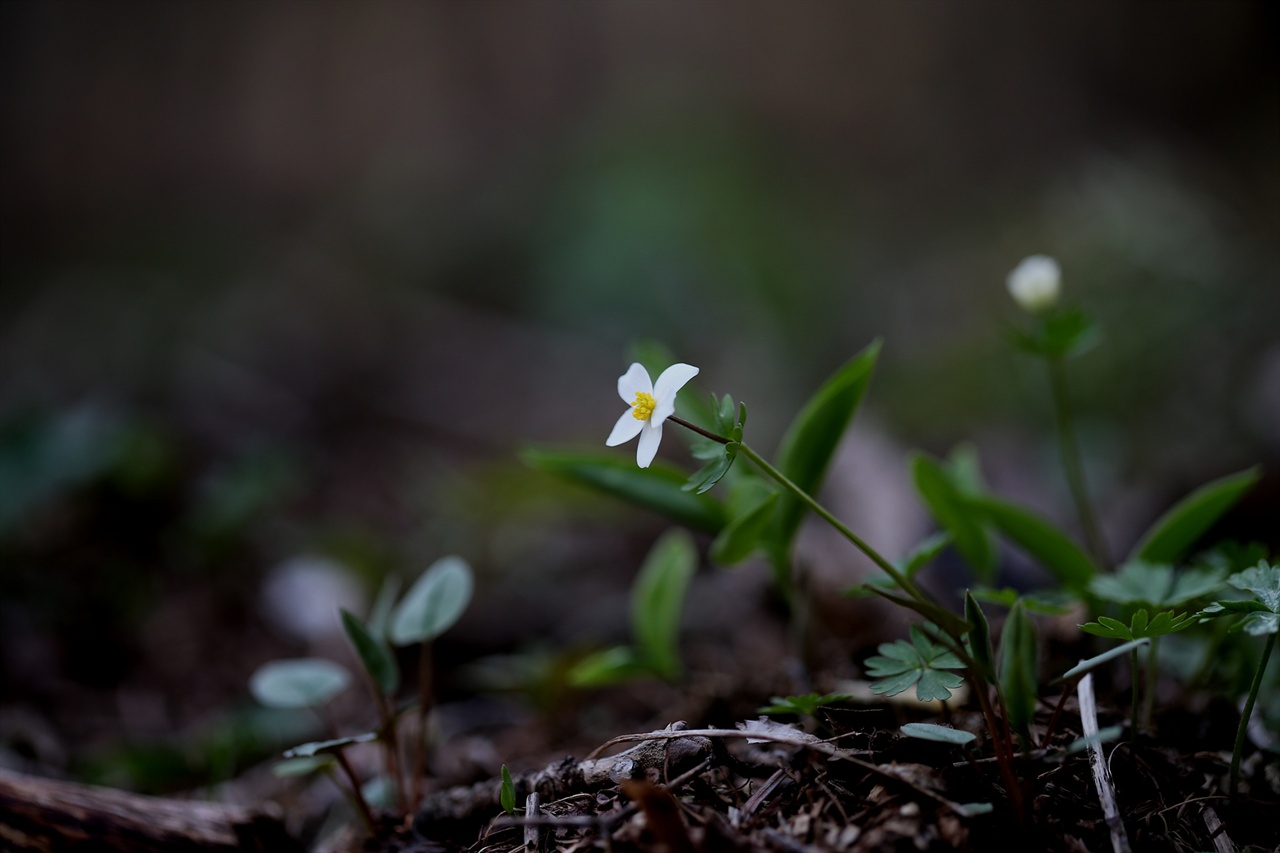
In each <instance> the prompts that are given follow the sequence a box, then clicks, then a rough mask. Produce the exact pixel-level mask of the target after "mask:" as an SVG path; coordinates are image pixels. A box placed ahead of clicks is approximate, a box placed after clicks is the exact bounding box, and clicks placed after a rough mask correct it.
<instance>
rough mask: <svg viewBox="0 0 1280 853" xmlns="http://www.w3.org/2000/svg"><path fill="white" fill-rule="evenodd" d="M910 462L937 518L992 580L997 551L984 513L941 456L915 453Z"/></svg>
mask: <svg viewBox="0 0 1280 853" xmlns="http://www.w3.org/2000/svg"><path fill="white" fill-rule="evenodd" d="M908 466H909V468H910V471H911V481H912V482H913V483H914V484H915V487H916V491H917V492H919V493H920V498H921V499H922V500H923V501H924V503H925V506H927V507H928V508H929V512H930V513H931V514H932V515H933V517H934V520H936V521H937V522H938V524H939V525H941V526H942V528H943V529H944V530H946V531H947V532H948V533H950V534H951V541H952V542H953V543H954V544H955V547H956V550H957V551H958V552H960V556H961V557H962V558H964V561H965V562H966V563H968V564H969V567H970V568H972V569H973V572H974V574H975V575H977V576H978V577H979V578H981V579H982V580H984V581H987V582H990V581H991V580H992V578H993V577H994V576H995V570H996V551H995V548H994V546H993V545H992V543H991V537H989V536H988V535H987V532H986V529H985V528H984V526H983V523H982V522H983V518H982V515H981V514H980V513H978V512H975V511H974V510H973V509H972V508H971V506H970V504H969V502H968V501H967V500H966V498H965V496H964V495H963V494H962V493H961V489H960V488H959V487H958V485H957V483H956V482H955V480H954V479H953V477H952V476H951V474H950V473H949V472H948V471H947V469H946V468H944V467H943V466H942V465H941V464H940V463H939V462H938V461H937V460H935V459H932V458H930V457H929V456H926V455H925V454H923V453H912V454H911V455H910V456H909V457H908Z"/></svg>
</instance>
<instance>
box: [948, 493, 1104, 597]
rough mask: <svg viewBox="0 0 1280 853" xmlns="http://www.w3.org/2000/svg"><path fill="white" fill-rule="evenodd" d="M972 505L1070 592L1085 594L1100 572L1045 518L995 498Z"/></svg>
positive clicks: (982, 499) (987, 498) (974, 499)
mask: <svg viewBox="0 0 1280 853" xmlns="http://www.w3.org/2000/svg"><path fill="white" fill-rule="evenodd" d="M971 503H972V505H973V506H975V507H977V508H978V509H980V510H981V511H982V513H983V516H984V517H985V518H986V519H987V521H988V522H990V523H991V524H992V525H994V526H995V527H996V528H998V529H999V530H1000V532H1001V533H1003V534H1004V535H1005V536H1006V537H1008V538H1009V540H1010V541H1012V542H1013V543H1014V544H1015V545H1017V546H1018V547H1020V548H1022V549H1023V550H1024V551H1026V552H1027V553H1028V554H1030V555H1031V556H1032V557H1034V558H1035V560H1036V561H1037V562H1039V563H1040V565H1042V566H1044V567H1045V568H1046V569H1048V570H1049V572H1050V573H1051V574H1052V575H1053V576H1054V577H1055V578H1056V579H1057V580H1058V582H1059V583H1060V584H1062V585H1063V586H1064V587H1066V588H1067V589H1068V590H1071V591H1072V592H1083V591H1084V589H1085V587H1086V586H1087V585H1088V583H1089V580H1090V579H1091V578H1092V577H1093V576H1094V574H1095V573H1096V571H1097V569H1096V568H1095V567H1094V565H1093V561H1092V560H1090V559H1089V558H1088V556H1086V555H1085V553H1084V551H1082V550H1081V549H1080V547H1079V546H1078V545H1076V543H1075V542H1073V541H1072V540H1071V538H1070V537H1068V536H1067V535H1066V534H1065V533H1063V532H1062V531H1061V530H1059V529H1058V528H1057V527H1055V526H1054V524H1053V523H1052V522H1050V521H1049V520H1048V519H1046V518H1044V517H1043V516H1041V515H1038V514H1036V513H1034V512H1032V511H1030V510H1027V509H1023V508H1021V507H1018V506H1015V505H1014V504H1011V503H1008V502H1007V501H1002V500H1000V499H998V498H994V497H980V498H973V499H972V501H971Z"/></svg>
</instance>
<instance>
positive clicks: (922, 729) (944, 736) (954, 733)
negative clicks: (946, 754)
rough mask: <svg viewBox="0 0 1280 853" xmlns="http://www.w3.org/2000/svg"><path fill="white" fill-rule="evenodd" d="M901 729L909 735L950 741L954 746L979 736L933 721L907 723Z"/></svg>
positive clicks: (941, 741) (922, 738)
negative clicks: (938, 724) (936, 723)
mask: <svg viewBox="0 0 1280 853" xmlns="http://www.w3.org/2000/svg"><path fill="white" fill-rule="evenodd" d="M899 731H901V732H902V733H903V734H904V735H906V736H907V737H913V738H919V739H920V740H932V741H937V742H938V743H949V744H951V745H952V746H964V745H965V744H968V743H972V742H973V741H974V740H976V739H977V737H978V736H977V735H975V734H974V733H973V732H965V731H961V730H960V729H953V728H951V727H950V726H937V725H934V724H933V723H905V724H903V725H902V726H900V727H899Z"/></svg>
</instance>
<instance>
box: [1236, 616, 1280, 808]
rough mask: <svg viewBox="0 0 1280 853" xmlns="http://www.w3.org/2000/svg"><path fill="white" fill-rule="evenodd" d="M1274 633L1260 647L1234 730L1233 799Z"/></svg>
mask: <svg viewBox="0 0 1280 853" xmlns="http://www.w3.org/2000/svg"><path fill="white" fill-rule="evenodd" d="M1275 644H1276V635H1275V634H1270V635H1268V636H1267V644H1266V645H1265V646H1263V647H1262V660H1260V661H1258V671H1257V672H1255V673H1254V674H1253V683H1252V684H1250V685H1249V697H1248V698H1247V699H1245V700H1244V711H1242V712H1241V717H1240V728H1239V729H1237V730H1236V746H1235V749H1234V750H1233V751H1232V753H1231V788H1230V790H1231V796H1232V798H1233V799H1234V798H1235V796H1236V791H1237V789H1238V788H1239V787H1240V758H1241V756H1243V755H1244V739H1245V735H1247V734H1248V733H1249V718H1250V717H1251V716H1253V703H1254V702H1256V701H1258V691H1259V690H1261V689H1262V673H1263V672H1264V671H1265V670H1266V668H1267V661H1269V660H1270V659H1271V649H1272V648H1274V647H1275Z"/></svg>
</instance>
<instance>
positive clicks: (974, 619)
mask: <svg viewBox="0 0 1280 853" xmlns="http://www.w3.org/2000/svg"><path fill="white" fill-rule="evenodd" d="M964 619H965V621H966V622H968V623H969V624H970V625H972V626H973V628H972V629H971V630H970V632H969V648H970V653H971V654H972V655H973V659H974V660H975V661H977V663H978V665H979V666H981V667H982V672H981V675H982V677H983V678H986V679H988V680H990V679H991V678H992V677H994V675H995V671H996V670H995V652H994V651H993V650H992V646H991V624H990V623H989V622H988V621H987V615H986V614H985V613H983V612H982V608H981V607H979V606H978V601H977V599H975V598H974V597H973V593H971V592H970V591H969V590H965V592H964Z"/></svg>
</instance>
